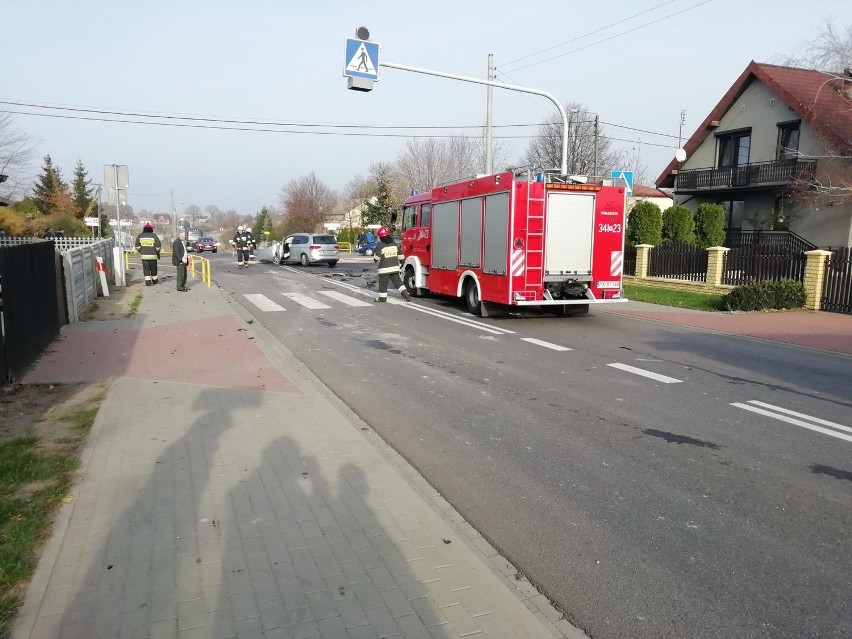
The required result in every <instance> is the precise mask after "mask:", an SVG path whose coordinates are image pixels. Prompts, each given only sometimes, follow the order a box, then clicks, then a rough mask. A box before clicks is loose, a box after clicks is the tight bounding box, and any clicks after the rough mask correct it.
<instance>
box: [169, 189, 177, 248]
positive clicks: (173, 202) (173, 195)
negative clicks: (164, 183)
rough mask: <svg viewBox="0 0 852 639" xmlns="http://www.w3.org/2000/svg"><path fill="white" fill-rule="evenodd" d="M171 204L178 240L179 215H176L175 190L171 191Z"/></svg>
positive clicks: (173, 223)
mask: <svg viewBox="0 0 852 639" xmlns="http://www.w3.org/2000/svg"><path fill="white" fill-rule="evenodd" d="M169 203H170V204H171V207H172V226H174V229H175V230H174V233H175V237H174V239H177V236H178V227H177V213H175V190H174V189H169Z"/></svg>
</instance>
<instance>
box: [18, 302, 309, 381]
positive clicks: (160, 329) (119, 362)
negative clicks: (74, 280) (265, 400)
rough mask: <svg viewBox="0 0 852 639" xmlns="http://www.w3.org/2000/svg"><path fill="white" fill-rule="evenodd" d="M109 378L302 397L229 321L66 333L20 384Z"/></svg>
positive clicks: (233, 320)
mask: <svg viewBox="0 0 852 639" xmlns="http://www.w3.org/2000/svg"><path fill="white" fill-rule="evenodd" d="M210 351H213V352H214V353H215V355H214V356H213V357H211V356H210V354H209V353H210ZM202 352H203V353H205V354H204V355H203V356H199V354H200V353H202ZM211 362H213V364H212V365H211ZM110 377H133V378H138V379H153V380H162V381H172V382H183V383H190V384H199V385H202V386H219V387H224V388H245V389H254V390H262V391H271V392H277V393H290V394H300V393H301V391H299V390H298V389H297V388H296V386H295V385H294V384H293V383H292V382H291V381H290V380H289V379H288V378H287V377H286V376H285V375H284V374H282V373H281V372H280V371H279V370H278V369H276V368H275V367H273V366H272V364H271V363H270V362H269V360H268V359H267V358H266V355H264V354H263V352H262V351H261V350H260V348H258V346H257V345H256V344H255V343H254V341H253V340H251V339H249V334H248V333H247V332H246V331H245V330H240V325H239V323H238V321H237V318H236V317H233V316H221V317H211V318H206V319H197V320H193V321H191V322H178V323H174V324H169V325H166V326H156V327H152V328H144V329H142V330H126V331H121V330H119V331H106V332H83V333H70V334H68V335H66V336H65V337H64V338H63V339H60V340H57V341H56V342H54V343H53V344H52V345H51V347H50V349H49V350H48V351H46V352H45V354H44V356H43V357H42V358H41V359H40V360H39V362H38V364H37V365H36V366H35V368H34V369H33V371H31V372H30V373H29V374H28V375H27V376H26V378H25V380H24V381H25V382H28V383H39V382H44V383H50V382H57V383H60V382H84V381H99V380H102V379H107V378H110Z"/></svg>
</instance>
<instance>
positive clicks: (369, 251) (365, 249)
mask: <svg viewBox="0 0 852 639" xmlns="http://www.w3.org/2000/svg"><path fill="white" fill-rule="evenodd" d="M358 252H359V253H360V254H361V255H374V254H375V252H376V242H370V243H369V244H362V245H361V246H359V247H358Z"/></svg>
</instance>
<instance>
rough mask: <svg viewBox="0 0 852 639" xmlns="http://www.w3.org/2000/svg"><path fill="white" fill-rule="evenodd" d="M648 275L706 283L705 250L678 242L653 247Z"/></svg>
mask: <svg viewBox="0 0 852 639" xmlns="http://www.w3.org/2000/svg"><path fill="white" fill-rule="evenodd" d="M634 265H635V262H634ZM634 268H635V266H634ZM648 275H649V277H665V278H669V279H677V280H689V281H691V282H706V281H707V249H703V248H701V247H700V246H693V245H692V244H681V243H678V242H667V243H666V244H661V245H660V246H655V247H654V248H652V249H651V256H650V263H649V264H648Z"/></svg>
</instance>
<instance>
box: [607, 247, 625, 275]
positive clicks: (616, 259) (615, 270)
mask: <svg viewBox="0 0 852 639" xmlns="http://www.w3.org/2000/svg"><path fill="white" fill-rule="evenodd" d="M623 268H624V252H623V251H613V252H612V254H611V255H610V261H609V274H610V275H612V276H614V277H617V276H619V275H621V271H622V269H623Z"/></svg>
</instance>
